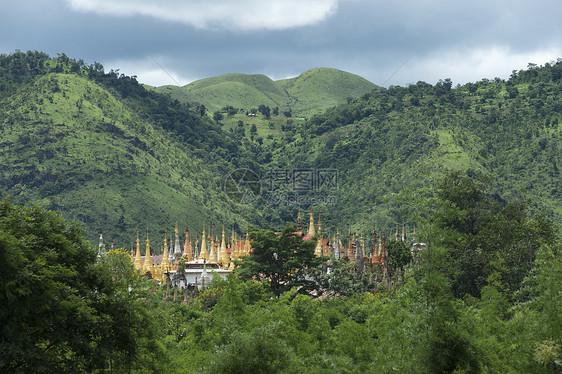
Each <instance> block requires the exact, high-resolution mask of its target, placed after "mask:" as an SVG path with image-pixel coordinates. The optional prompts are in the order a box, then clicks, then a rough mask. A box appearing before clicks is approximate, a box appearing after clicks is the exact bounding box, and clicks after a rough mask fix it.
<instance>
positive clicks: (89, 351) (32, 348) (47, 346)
mask: <svg viewBox="0 0 562 374" xmlns="http://www.w3.org/2000/svg"><path fill="white" fill-rule="evenodd" d="M123 253H124V252H123ZM125 256H126V254H125ZM0 258H1V259H2V264H3V266H2V271H1V273H0V305H1V306H0V322H1V324H0V326H1V327H0V337H1V339H0V352H1V355H0V356H1V358H0V369H1V370H2V371H7V372H30V371H34V372H39V371H49V372H53V371H57V372H58V371H65V372H93V371H97V370H105V369H107V368H109V367H111V368H112V370H114V371H116V372H125V371H127V370H131V369H132V368H138V367H139V366H138V365H140V366H141V367H145V368H148V367H150V366H152V367H160V368H163V366H162V364H163V362H161V361H160V360H161V359H163V358H164V357H165V355H164V353H163V352H162V351H161V350H159V349H158V347H156V346H155V345H154V343H155V341H154V340H152V339H154V338H156V337H157V336H158V334H157V333H156V330H154V329H153V327H155V325H154V324H153V323H152V322H151V318H152V317H149V315H148V313H147V311H146V309H145V307H144V306H143V305H142V304H141V303H140V302H139V301H137V298H138V297H139V296H140V295H141V294H140V293H139V291H142V290H141V289H139V287H140V283H139V282H140V280H139V277H138V274H135V273H134V271H133V270H132V267H131V266H130V261H129V265H127V264H126V263H125V262H124V261H123V260H124V256H123V255H122V254H111V255H110V256H109V257H108V259H107V260H104V261H103V262H102V263H99V264H96V263H95V260H96V253H95V251H94V250H93V249H92V248H90V247H89V246H88V244H87V242H86V241H85V240H84V237H83V235H82V233H81V231H80V230H79V229H78V228H77V227H76V226H75V225H72V224H68V223H66V222H65V221H64V220H63V219H62V218H61V217H60V216H59V215H58V214H55V213H53V212H49V211H44V210H42V209H40V208H37V207H31V208H22V207H20V206H15V205H12V204H10V203H9V202H7V201H1V202H0ZM128 287H131V290H129V288H128ZM154 355H162V356H160V357H157V356H154Z"/></svg>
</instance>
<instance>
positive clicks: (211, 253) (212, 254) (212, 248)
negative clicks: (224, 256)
mask: <svg viewBox="0 0 562 374" xmlns="http://www.w3.org/2000/svg"><path fill="white" fill-rule="evenodd" d="M215 252H216V251H215V239H214V238H213V237H212V236H211V242H210V243H209V261H213V262H217V255H216V253H215Z"/></svg>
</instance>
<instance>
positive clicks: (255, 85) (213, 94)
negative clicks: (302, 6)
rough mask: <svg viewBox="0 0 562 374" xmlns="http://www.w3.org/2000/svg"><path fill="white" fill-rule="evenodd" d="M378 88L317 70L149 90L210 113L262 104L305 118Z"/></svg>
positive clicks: (229, 77) (223, 77)
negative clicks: (275, 77)
mask: <svg viewBox="0 0 562 374" xmlns="http://www.w3.org/2000/svg"><path fill="white" fill-rule="evenodd" d="M376 87H377V86H376V85H375V84H373V83H371V82H369V81H368V80H366V79H364V78H362V77H359V76H357V75H354V74H351V73H347V72H344V71H341V70H337V69H329V68H316V69H311V70H308V71H306V72H304V73H302V74H301V75H299V76H298V77H295V78H290V79H282V80H278V81H274V80H272V79H271V78H269V77H266V76H265V75H259V74H251V75H249V74H239V73H229V74H223V75H220V76H218V77H212V78H205V79H201V80H198V81H195V82H193V83H189V84H187V85H185V86H183V87H176V86H162V87H151V89H153V90H155V91H156V92H161V93H167V94H169V95H170V96H171V97H172V98H174V99H177V100H179V101H180V102H184V103H199V104H203V105H204V106H205V107H206V108H207V109H208V110H209V111H210V112H214V111H220V110H222V109H223V108H225V107H233V108H236V109H238V110H242V111H243V112H248V111H251V110H252V108H258V107H259V106H260V105H265V106H267V107H269V108H270V109H272V110H273V109H274V108H277V109H278V110H279V111H280V112H286V111H289V112H292V113H295V114H296V115H299V116H302V115H308V114H312V113H317V112H321V111H323V110H325V109H328V108H330V107H332V106H334V105H337V104H341V103H345V102H346V101H347V100H348V99H351V98H354V97H356V96H359V95H362V94H364V93H367V92H370V91H372V90H373V89H375V88H376Z"/></svg>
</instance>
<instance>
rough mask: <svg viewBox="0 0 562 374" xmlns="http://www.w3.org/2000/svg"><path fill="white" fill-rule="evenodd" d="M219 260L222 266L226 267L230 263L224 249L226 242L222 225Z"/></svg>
mask: <svg viewBox="0 0 562 374" xmlns="http://www.w3.org/2000/svg"><path fill="white" fill-rule="evenodd" d="M219 262H220V263H221V264H222V266H223V267H226V266H228V265H229V264H230V257H229V256H228V252H227V251H226V243H225V241H224V226H223V228H222V240H221V248H220V259H219Z"/></svg>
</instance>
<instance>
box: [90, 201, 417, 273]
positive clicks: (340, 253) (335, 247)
mask: <svg viewBox="0 0 562 374" xmlns="http://www.w3.org/2000/svg"><path fill="white" fill-rule="evenodd" d="M296 234H299V235H301V236H302V238H303V240H316V241H317V243H316V248H315V254H316V256H318V257H320V256H325V257H333V258H336V259H341V258H346V259H348V260H349V261H352V262H357V261H363V262H367V261H368V262H371V263H372V265H376V266H384V265H385V264H386V262H387V260H388V253H387V250H386V235H385V234H384V233H383V234H382V235H380V236H378V237H377V233H376V231H373V246H372V250H368V251H367V250H366V248H365V245H366V244H365V238H364V236H363V234H356V233H351V232H350V233H349V238H348V240H347V246H345V247H344V246H343V245H342V240H341V237H340V234H339V230H338V231H337V232H336V233H335V234H334V235H333V236H332V237H331V238H330V236H329V235H326V236H325V235H324V233H323V232H322V222H321V221H320V219H319V220H318V228H317V229H316V227H315V223H314V214H313V212H312V207H311V209H310V220H309V225H308V230H307V231H306V232H305V231H304V230H303V227H302V223H301V213H300V211H299V214H298V218H297V232H296ZM414 236H415V227H414ZM377 239H378V241H377ZM395 240H401V241H404V242H405V241H406V236H405V226H404V225H403V228H402V235H399V234H398V228H397V229H396V234H395ZM414 245H415V244H414ZM112 247H113V243H112ZM369 247H370V246H369ZM251 251H252V248H251V245H250V240H249V239H248V234H247V233H246V239H245V240H242V238H238V237H237V236H236V233H235V231H234V230H232V234H231V236H230V238H229V240H227V238H226V236H225V231H224V227H223V230H222V239H221V240H220V243H219V240H218V238H217V237H216V236H215V237H213V236H211V235H210V234H207V233H206V232H205V229H203V232H202V236H201V238H200V237H199V235H197V236H196V239H195V242H194V243H192V241H191V240H190V232H189V228H186V230H185V241H184V244H183V248H182V246H181V245H180V235H179V231H178V226H177V223H176V227H175V233H174V238H173V240H172V236H170V239H169V240H168V237H167V235H166V234H165V236H164V244H163V246H162V248H161V250H160V253H161V254H158V255H156V254H155V252H154V251H151V249H150V238H149V235H148V232H147V234H146V247H145V255H144V256H143V255H141V245H140V240H139V236H138V234H137V239H136V246H134V247H133V248H132V250H131V257H132V258H133V263H134V266H135V268H137V269H139V270H141V272H142V273H143V274H146V275H149V276H151V277H152V278H154V279H157V280H162V279H163V278H164V274H166V273H175V272H176V271H177V269H178V264H179V262H180V259H182V258H183V261H185V262H186V265H187V266H189V265H193V267H197V268H199V267H198V266H197V265H198V264H204V265H205V266H207V267H209V268H213V269H220V270H222V271H232V270H233V269H234V263H233V261H234V260H238V259H240V257H241V256H248V255H250V254H251ZM104 253H105V243H103V237H102V234H101V233H100V247H99V255H100V256H101V255H103V254H104ZM200 268H204V266H200Z"/></svg>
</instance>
